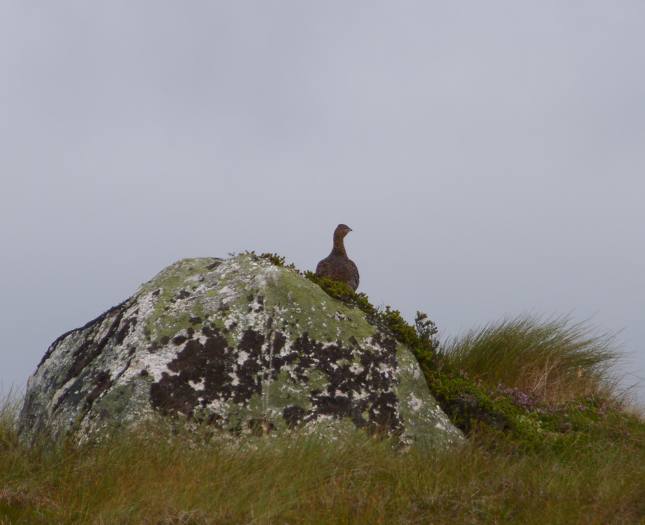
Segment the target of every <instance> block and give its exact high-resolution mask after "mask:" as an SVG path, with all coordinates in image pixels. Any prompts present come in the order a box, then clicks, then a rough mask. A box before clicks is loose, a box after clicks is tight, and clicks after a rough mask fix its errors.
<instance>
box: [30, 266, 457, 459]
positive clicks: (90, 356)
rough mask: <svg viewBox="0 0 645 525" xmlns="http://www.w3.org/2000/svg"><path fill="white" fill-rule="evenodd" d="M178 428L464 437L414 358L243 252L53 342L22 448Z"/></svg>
mask: <svg viewBox="0 0 645 525" xmlns="http://www.w3.org/2000/svg"><path fill="white" fill-rule="evenodd" d="M155 415H168V416H179V417H180V418H184V419H186V420H187V421H199V422H204V423H206V424H210V425H213V426H215V427H217V428H221V429H223V430H225V431H228V432H230V433H232V434H233V435H244V434H265V433H268V434H272V433H284V432H288V431H289V430H291V429H303V430H304V431H307V432H309V431H310V432H319V431H320V432H322V431H325V432H327V431H331V432H343V430H344V429H353V428H356V427H358V428H364V429H366V430H367V431H368V432H373V433H379V434H383V435H391V436H394V437H396V438H397V439H398V440H400V441H401V443H403V444H412V443H416V444H423V445H427V446H445V445H447V444H449V443H453V442H458V441H460V440H462V439H463V437H462V435H461V433H460V431H459V430H457V429H456V428H455V427H454V426H453V425H452V424H451V423H450V421H449V420H448V418H447V417H446V415H445V414H444V413H443V412H442V411H441V409H440V408H439V406H438V405H437V403H436V401H435V400H434V399H433V397H432V396H431V395H430V392H429V390H428V387H427V385H426V383H425V379H424V377H423V375H422V374H421V372H420V369H419V366H418V363H417V361H416V359H415V358H414V356H413V354H412V353H411V352H410V350H409V349H407V348H406V347H404V346H403V345H401V344H400V343H398V342H397V341H396V340H395V339H393V338H392V337H391V336H390V335H389V334H388V333H386V332H383V331H382V330H380V329H379V328H377V327H375V326H373V325H371V324H370V323H369V322H368V321H367V320H366V318H365V315H364V314H363V313H362V312H361V311H360V310H358V309H355V308H351V307H349V306H347V305H346V304H344V303H342V302H339V301H337V300H335V299H332V298H331V297H329V296H328V295H327V294H326V293H325V292H324V291H323V290H322V289H321V288H319V287H318V286H317V285H316V284H314V283H312V282H310V281H309V280H307V279H306V278H304V277H302V276H301V275H300V274H299V273H297V272H296V271H294V270H291V269H287V268H282V267H278V266H274V265H273V264H271V262H269V261H268V260H266V259H263V258H260V257H257V256H255V255H252V254H244V255H239V256H236V257H232V258H230V259H227V260H221V259H215V258H201V259H185V260H182V261H179V262H177V263H175V264H173V265H171V266H169V267H168V268H166V269H165V270H163V271H162V272H161V273H160V274H158V275H157V276H156V277H155V278H154V279H152V280H151V281H149V282H147V283H145V284H144V285H142V286H141V287H140V288H139V289H138V290H137V291H136V293H135V294H134V295H133V296H132V297H130V298H129V299H127V300H126V301H124V302H123V303H121V304H120V305H118V306H115V307H114V308H111V309H110V310H108V311H107V312H105V313H104V314H103V315H101V316H100V317H98V318H97V319H95V320H93V321H91V322H89V323H88V324H86V325H85V326H83V327H82V328H79V329H76V330H73V331H71V332H68V333H66V334H64V335H62V336H61V337H60V338H58V339H57V340H56V341H54V343H53V344H52V345H51V346H50V348H49V349H48V350H47V353H46V354H45V356H44V357H43V360H42V361H41V363H40V365H39V366H38V369H37V370H36V372H35V373H34V375H33V376H32V377H31V378H30V379H29V383H28V387H27V394H26V398H25V403H24V406H23V409H22V412H21V414H20V421H19V427H20V432H21V434H22V436H23V437H24V438H26V439H28V440H29V439H32V438H33V437H34V436H36V435H38V434H41V433H45V434H48V435H51V436H54V437H59V436H62V435H65V434H68V433H70V432H72V433H74V434H75V435H76V436H77V438H78V439H79V440H81V441H82V440H86V439H88V438H91V437H92V436H94V435H96V434H97V433H98V432H101V431H102V430H103V429H105V428H111V427H114V426H122V425H130V424H133V423H136V422H139V421H142V420H144V419H147V418H150V417H152V416H155Z"/></svg>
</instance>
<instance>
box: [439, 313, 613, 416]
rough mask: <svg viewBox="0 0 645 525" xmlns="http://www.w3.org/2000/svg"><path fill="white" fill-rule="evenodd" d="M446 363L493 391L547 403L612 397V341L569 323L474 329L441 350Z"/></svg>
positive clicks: (516, 322)
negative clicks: (515, 392)
mask: <svg viewBox="0 0 645 525" xmlns="http://www.w3.org/2000/svg"><path fill="white" fill-rule="evenodd" d="M442 357H443V361H444V362H446V363H448V364H449V365H450V366H451V367H452V368H455V369H458V370H461V371H463V372H465V373H466V374H467V375H468V376H470V377H477V378H478V379H479V380H480V381H481V382H482V383H484V384H486V385H487V386H489V387H493V388H494V387H497V386H498V385H500V384H501V385H504V386H506V387H509V388H515V389H519V390H521V391H522V392H526V393H527V394H529V395H530V396H532V397H534V398H536V399H538V400H540V401H541V402H544V403H551V404H561V403H563V402H568V401H572V400H575V399H581V398H589V397H602V398H610V397H612V395H613V389H614V386H615V382H614V381H613V379H612V378H611V376H610V371H611V367H612V365H613V364H614V363H615V361H616V360H617V358H618V353H617V351H616V350H615V349H614V348H613V347H612V339H611V337H608V336H606V335H595V334H593V333H592V331H591V329H589V327H588V326H586V325H585V324H583V323H571V322H570V321H569V320H568V319H566V318H559V319H554V320H547V321H541V320H540V319H536V318H531V317H519V318H516V319H511V320H506V321H502V322H501V323H499V324H496V325H488V326H485V327H484V328H481V329H479V330H473V331H471V332H469V333H468V334H466V335H465V336H464V337H461V338H459V339H455V340H453V341H451V342H450V343H448V344H446V345H444V346H443V348H442Z"/></svg>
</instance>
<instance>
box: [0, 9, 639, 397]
mask: <svg viewBox="0 0 645 525" xmlns="http://www.w3.org/2000/svg"><path fill="white" fill-rule="evenodd" d="M644 21H645V3H643V2H642V1H640V0H634V1H622V0H616V1H612V2H608V1H602V2H600V1H585V2H561V1H540V2H524V1H515V0H513V1H510V0H509V1H506V2H501V1H489V2H476V1H470V2H429V1H419V2H406V1H397V2H376V1H369V2H367V1H365V2H358V1H355V2H351V1H350V2H347V1H343V2H332V1H326V2H305V1H301V0H297V1H296V0H294V1H291V2H285V1H274V2H266V1H262V2H244V1H239V2H238V1H235V2H226V3H225V2H216V1H209V2H206V1H197V0H196V1H193V2H170V1H160V0H154V1H139V2H137V1H132V0H128V1H116V0H111V1H109V2H87V1H80V0H79V1H76V2H72V1H63V0H61V1H58V2H24V1H8V0H4V1H0V80H1V82H0V153H1V154H0V177H1V179H0V181H1V183H0V184H1V186H0V190H1V192H0V204H1V208H0V246H1V247H2V256H1V259H0V265H1V267H0V270H1V271H0V287H1V291H2V294H1V296H0V333H2V334H3V336H2V339H3V340H2V346H1V347H0V390H4V391H6V390H7V389H8V387H9V386H10V385H11V384H15V385H19V386H22V385H24V382H25V381H26V378H27V376H28V375H29V374H30V373H31V372H33V370H34V369H35V366H36V364H37V363H38V361H39V359H40V358H41V356H42V354H43V353H44V352H45V350H46V348H47V346H48V345H49V343H50V342H51V341H52V340H53V339H55V337H56V336H58V335H60V334H61V333H62V332H64V331H66V330H68V329H70V328H73V327H76V326H79V325H81V324H83V323H85V322H86V321H88V320H89V319H91V318H93V317H95V316H96V315H98V314H99V313H101V312H102V311H104V310H105V309H107V308H108V307H110V306H112V305H113V304H115V303H117V302H119V301H121V300H122V299H124V298H126V297H127V296H128V295H130V294H131V293H132V292H133V291H134V290H135V288H136V287H137V286H138V284H139V283H141V282H143V281H145V280H147V279H149V278H150V277H152V276H153V275H154V274H155V273H157V272H158V271H159V270H160V269H161V268H163V267H164V266H166V265H167V264H169V263H171V262H173V261H174V260H176V259H179V258H182V257H191V256H202V255H213V256H225V255H226V254H227V253H228V252H236V251H241V250H245V249H249V250H256V251H258V252H262V251H272V252H278V253H280V254H282V255H285V256H286V257H287V259H289V260H291V261H293V262H295V263H296V264H297V265H298V266H299V267H301V268H312V267H314V266H315V264H316V262H317V261H318V260H319V259H320V258H322V257H324V256H325V255H327V253H328V252H329V249H330V243H331V232H332V229H333V227H334V226H335V225H336V224H337V223H339V222H345V223H347V224H349V225H350V226H351V227H352V228H353V229H354V232H353V233H352V234H351V235H350V237H348V239H347V246H348V251H349V254H350V256H351V257H352V258H353V259H354V260H355V261H356V263H357V264H358V266H359V268H360V271H361V279H362V280H361V290H362V291H364V292H366V293H367V294H368V295H369V296H370V297H371V298H372V299H373V301H374V302H375V303H377V304H379V303H380V304H392V305H393V306H395V307H397V308H400V309H401V310H402V311H403V312H404V313H405V314H406V316H408V317H409V318H410V317H411V316H412V315H413V314H414V311H415V310H416V309H421V310H425V311H427V312H428V313H429V314H430V316H431V317H432V318H433V319H434V320H435V321H436V322H437V323H438V325H439V327H440V329H441V333H442V334H443V335H444V336H450V335H456V334H459V333H461V332H462V331H464V330H466V329H468V328H471V327H474V326H477V325H481V324H484V323H487V322H490V321H496V320H499V319H500V318H503V317H504V316H514V315H517V314H521V313H527V312H528V313H535V314H546V315H553V314H567V313H569V314H571V315H572V316H573V318H575V319H586V318H589V317H593V319H592V320H593V323H594V324H595V325H596V326H597V327H598V328H599V329H600V330H602V331H617V330H623V331H622V333H621V335H620V339H621V340H622V342H623V344H624V348H625V350H626V351H627V352H628V353H629V355H630V356H631V357H630V359H631V360H630V365H629V371H630V373H631V374H632V375H631V376H630V379H631V381H632V382H633V381H634V380H635V379H636V376H640V377H641V378H642V377H643V376H645V345H644V344H643V341H645V272H644V271H643V270H644V268H645V226H644V224H645V206H643V198H644V196H645V31H644V30H643V28H644V25H643V24H644ZM641 392H645V390H643V389H642V388H641ZM642 398H643V399H645V395H643V397H642Z"/></svg>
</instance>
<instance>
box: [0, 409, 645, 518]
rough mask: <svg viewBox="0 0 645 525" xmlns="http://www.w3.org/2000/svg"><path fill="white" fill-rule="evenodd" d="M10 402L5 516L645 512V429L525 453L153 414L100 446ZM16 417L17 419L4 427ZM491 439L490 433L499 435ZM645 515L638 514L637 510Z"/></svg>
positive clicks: (479, 438) (2, 491)
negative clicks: (278, 433) (257, 435)
mask: <svg viewBox="0 0 645 525" xmlns="http://www.w3.org/2000/svg"><path fill="white" fill-rule="evenodd" d="M11 410H12V409H4V410H3V418H2V425H3V427H4V428H3V429H2V432H3V435H5V436H8V437H9V438H8V439H5V440H4V441H3V445H2V450H1V452H0V523H3V524H9V523H11V524H22V523H24V524H52V523H56V524H61V525H62V524H79V523H90V524H105V525H108V524H109V525H113V524H130V523H142V524H195V525H197V524H220V523H221V524H230V523H253V524H272V523H289V524H304V523H366V524H379V523H382V524H396V523H436V524H444V523H445V524H448V523H450V524H454V523H471V524H489V523H522V524H544V523H549V524H558V523H563V524H564V523H566V524H585V525H587V524H607V523H639V521H641V520H643V519H645V518H644V516H645V486H644V485H643V482H642V480H643V479H645V450H644V449H645V445H644V442H643V441H644V439H643V438H644V437H645V431H644V426H643V424H642V422H637V421H635V420H631V419H629V418H627V419H625V418H622V419H620V418H619V419H618V420H614V421H613V423H612V424H613V425H618V427H619V428H618V430H619V432H618V434H616V433H614V434H612V435H613V436H616V435H619V436H621V435H622V436H624V438H622V439H616V438H615V437H613V438H612V439H611V440H608V439H601V438H599V439H598V441H597V442H596V443H594V444H593V446H589V445H587V446H584V447H580V448H579V449H578V448H574V447H572V448H571V449H570V450H569V451H567V453H564V454H562V453H560V454H555V453H553V454H546V453H540V454H531V453H521V454H520V453H517V451H516V450H515V449H513V448H511V447H506V445H505V443H504V441H503V440H502V441H500V440H499V436H492V435H486V434H475V435H473V436H472V437H471V439H470V440H469V442H468V443H467V444H466V445H464V446H463V447H461V448H459V449H455V450H451V451H447V452H443V453H435V454H428V453H422V452H420V451H416V450H411V451H409V452H408V453H400V452H395V451H394V450H393V448H392V446H391V444H390V443H389V442H388V441H378V440H374V439H372V438H369V437H367V436H366V435H365V434H363V433H356V435H354V436H353V437H352V438H351V439H349V440H347V441H345V442H342V443H337V444H335V445H333V446H329V444H328V443H325V442H323V441H321V440H318V439H315V438H310V437H305V436H300V437H296V438H294V439H290V440H288V439H287V438H278V439H267V438H263V439H260V440H258V441H255V442H254V443H251V444H250V445H249V444H247V445H245V446H239V445H232V444H228V445H226V444H223V443H222V441H220V440H217V439H215V440H211V441H210V442H206V443H203V444H201V445H199V446H198V445H197V441H199V436H198V438H195V437H194V436H193V437H191V436H190V435H188V434H185V433H183V432H177V431H175V432H172V431H171V430H169V427H168V426H162V425H156V424H151V425H148V426H146V427H142V428H141V429H140V430H138V431H131V432H127V433H122V434H118V435H115V436H113V437H111V438H109V439H107V440H106V441H105V442H103V443H100V444H94V445H85V446H74V445H71V444H69V443H58V444H56V445H52V444H47V443H42V444H39V445H37V446H35V447H32V448H26V447H24V446H23V445H20V444H19V443H18V440H17V439H15V431H14V429H13V427H12V425H11V421H10V418H8V414H9V413H10V412H11ZM7 425H9V426H7ZM493 440H494V441H495V443H491V441H493ZM641 522H642V521H641Z"/></svg>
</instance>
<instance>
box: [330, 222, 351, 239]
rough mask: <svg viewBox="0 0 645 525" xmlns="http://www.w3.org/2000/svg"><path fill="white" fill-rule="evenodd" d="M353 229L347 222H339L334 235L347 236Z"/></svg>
mask: <svg viewBox="0 0 645 525" xmlns="http://www.w3.org/2000/svg"><path fill="white" fill-rule="evenodd" d="M351 231H352V229H351V228H350V227H349V226H347V224H339V225H338V226H336V230H335V231H334V236H339V237H341V238H342V237H345V235H347V234H348V233H349V232H351Z"/></svg>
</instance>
